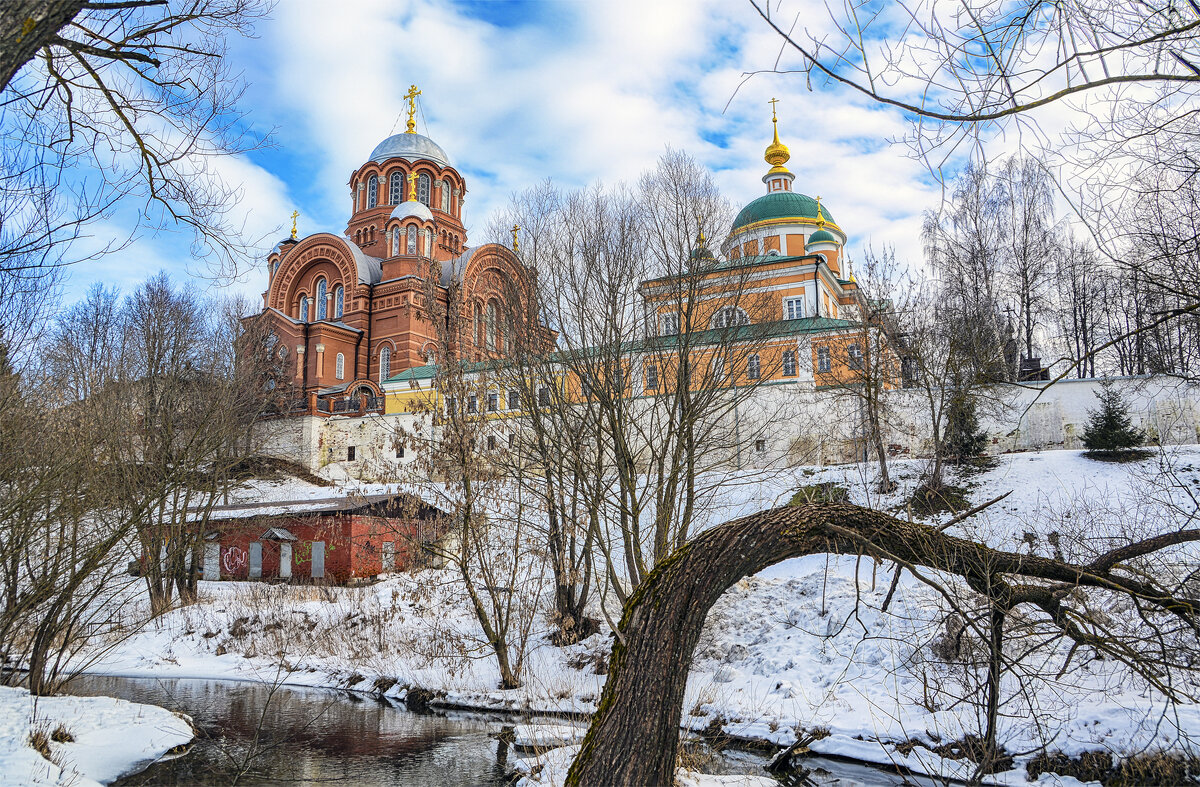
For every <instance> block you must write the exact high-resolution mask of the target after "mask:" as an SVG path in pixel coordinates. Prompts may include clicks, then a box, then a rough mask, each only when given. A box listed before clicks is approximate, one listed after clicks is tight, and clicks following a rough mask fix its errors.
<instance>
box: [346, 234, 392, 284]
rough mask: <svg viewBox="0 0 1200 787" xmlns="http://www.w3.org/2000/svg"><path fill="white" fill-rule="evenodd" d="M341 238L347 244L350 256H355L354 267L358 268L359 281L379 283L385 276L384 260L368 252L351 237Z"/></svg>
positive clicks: (361, 282)
mask: <svg viewBox="0 0 1200 787" xmlns="http://www.w3.org/2000/svg"><path fill="white" fill-rule="evenodd" d="M339 240H340V241H342V242H343V243H345V244H346V248H347V249H349V251H350V256H351V257H353V258H354V267H355V268H357V269H358V283H359V284H378V283H379V280H380V279H381V278H383V260H381V259H379V258H378V257H372V256H371V255H369V254H367V253H366V252H364V251H363V250H362V249H360V248H359V247H358V244H357V243H355V242H354V241H352V240H350V239H349V238H339Z"/></svg>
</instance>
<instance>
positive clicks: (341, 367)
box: [333, 353, 346, 380]
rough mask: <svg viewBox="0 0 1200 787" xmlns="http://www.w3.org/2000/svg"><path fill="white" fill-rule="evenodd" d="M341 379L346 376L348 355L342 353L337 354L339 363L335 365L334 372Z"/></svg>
mask: <svg viewBox="0 0 1200 787" xmlns="http://www.w3.org/2000/svg"><path fill="white" fill-rule="evenodd" d="M333 373H334V374H335V375H336V376H337V378H338V379H339V380H341V379H342V378H343V377H345V376H346V356H344V355H342V354H341V353H338V354H337V363H336V364H335V366H334V372H333Z"/></svg>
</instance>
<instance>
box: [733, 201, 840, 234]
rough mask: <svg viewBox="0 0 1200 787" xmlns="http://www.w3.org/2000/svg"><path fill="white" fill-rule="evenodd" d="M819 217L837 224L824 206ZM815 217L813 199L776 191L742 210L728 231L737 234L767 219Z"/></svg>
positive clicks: (815, 210) (815, 208) (815, 204)
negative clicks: (745, 227)
mask: <svg viewBox="0 0 1200 787" xmlns="http://www.w3.org/2000/svg"><path fill="white" fill-rule="evenodd" d="M821 215H822V216H824V217H825V220H826V221H828V222H832V223H834V224H836V223H837V222H835V221H833V216H830V215H829V211H828V210H827V209H826V208H825V206H824V205H822V206H821ZM816 217H817V201H816V200H815V199H813V198H812V197H809V196H807V195H805V194H797V193H796V192H794V191H777V192H775V193H774V194H765V195H763V196H761V197H759V198H758V199H756V200H754V201H753V202H751V203H750V204H749V205H747V206H746V207H744V208H742V212H741V213H739V214H738V215H737V218H736V219H734V220H733V229H732V230H730V231H731V232H737V231H738V230H739V229H741V228H742V227H744V226H746V225H747V224H754V223H755V222H758V221H767V220H768V219H791V218H801V219H815V218H816Z"/></svg>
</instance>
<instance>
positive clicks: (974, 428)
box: [942, 391, 987, 464]
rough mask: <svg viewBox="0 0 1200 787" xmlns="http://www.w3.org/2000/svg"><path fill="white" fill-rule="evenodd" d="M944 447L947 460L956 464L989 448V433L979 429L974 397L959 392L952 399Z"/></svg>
mask: <svg viewBox="0 0 1200 787" xmlns="http://www.w3.org/2000/svg"><path fill="white" fill-rule="evenodd" d="M942 447H943V450H944V451H945V452H946V458H947V459H949V460H950V461H952V462H954V463H955V464H959V463H961V462H963V461H964V460H968V459H972V458H974V457H976V456H979V455H980V454H981V453H983V449H984V448H986V447H987V433H985V432H984V431H983V430H982V429H981V428H980V427H979V416H978V415H977V414H976V412H975V398H974V397H973V396H969V395H968V394H966V393H964V392H962V391H959V392H957V393H955V394H954V396H953V398H951V399H950V405H949V408H948V409H947V412H946V436H945V440H944V441H943V443H942Z"/></svg>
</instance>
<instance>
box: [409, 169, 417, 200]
mask: <svg viewBox="0 0 1200 787" xmlns="http://www.w3.org/2000/svg"><path fill="white" fill-rule="evenodd" d="M408 201H409V202H416V201H417V173H415V172H410V173H408Z"/></svg>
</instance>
